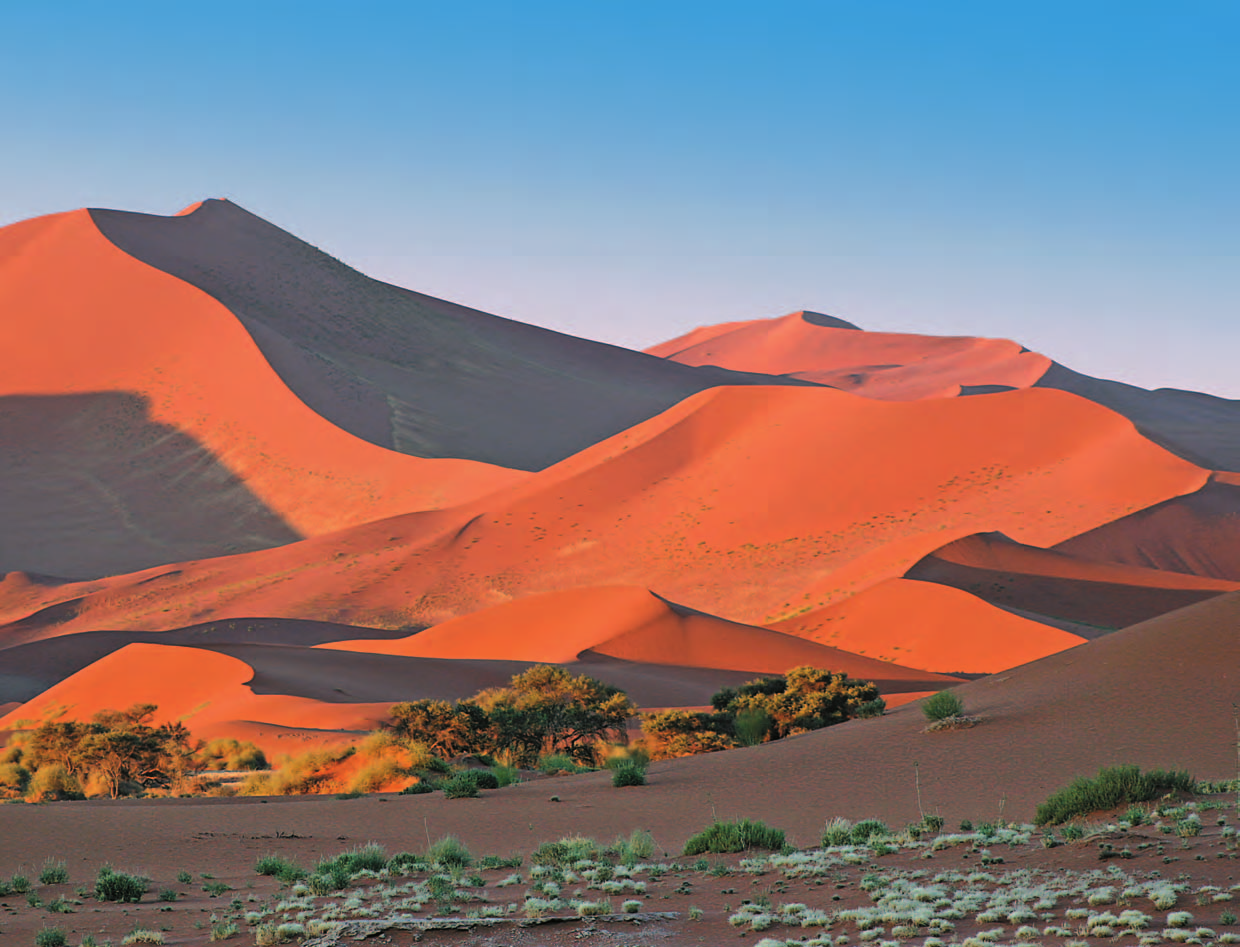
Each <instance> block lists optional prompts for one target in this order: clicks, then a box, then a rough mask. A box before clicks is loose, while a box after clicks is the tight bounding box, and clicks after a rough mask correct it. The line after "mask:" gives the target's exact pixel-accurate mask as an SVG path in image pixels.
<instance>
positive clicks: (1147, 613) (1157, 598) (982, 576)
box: [906, 514, 1240, 638]
mask: <svg viewBox="0 0 1240 947" xmlns="http://www.w3.org/2000/svg"><path fill="white" fill-rule="evenodd" d="M1136 515H1140V514H1136ZM1102 528H1103V529H1106V528H1107V527H1102ZM906 575H907V577H908V578H910V579H921V580H924V581H927V582H937V583H940V584H942V585H950V586H953V587H954V588H958V589H962V590H963V591H965V592H969V593H970V594H972V595H976V596H978V597H979V598H982V599H985V600H986V601H987V602H990V603H992V604H994V605H998V606H1000V607H1004V608H1015V609H1020V610H1021V611H1022V612H1033V613H1037V614H1041V615H1045V616H1047V617H1048V618H1052V619H1060V620H1064V621H1069V622H1076V623H1081V624H1082V625H1085V626H1095V628H1096V631H1095V632H1094V633H1092V634H1087V637H1091V638H1092V637H1097V635H1098V634H1102V633H1105V632H1106V631H1108V630H1114V629H1116V628H1123V627H1126V626H1127V625H1133V624H1136V623H1137V622H1139V621H1145V620H1146V619H1147V618H1153V617H1155V616H1157V615H1162V614H1165V613H1167V612H1172V611H1175V610H1176V609H1178V608H1184V607H1185V606H1187V605H1192V604H1193V603H1194V602H1200V601H1203V600H1204V599H1207V598H1212V597H1213V596H1215V595H1219V594H1221V593H1223V592H1226V591H1235V590H1238V589H1240V583H1236V582H1228V581H1224V580H1221V579H1211V578H1201V577H1198V576H1194V575H1184V574H1182V573H1175V572H1166V571H1162V570H1159V569H1148V568H1141V567H1138V566H1130V565H1120V564H1117V563H1113V562H1098V561H1094V560H1091V559H1082V558H1079V557H1077V556H1070V555H1068V554H1066V553H1064V552H1062V551H1055V550H1049V549H1040V548H1038V547H1036V546H1026V545H1024V544H1022V543H1017V542H1013V541H1012V540H1010V539H1008V538H1007V537H1005V536H1002V535H1000V534H997V533H991V534H987V535H978V536H967V537H965V538H964V539H958V540H956V542H954V543H949V544H948V545H946V546H944V547H943V548H942V549H939V550H937V551H935V552H934V553H932V554H931V555H929V556H927V557H926V558H925V559H923V560H921V562H919V563H917V564H916V565H915V566H913V568H912V569H910V570H909V571H908V572H907V573H906Z"/></svg>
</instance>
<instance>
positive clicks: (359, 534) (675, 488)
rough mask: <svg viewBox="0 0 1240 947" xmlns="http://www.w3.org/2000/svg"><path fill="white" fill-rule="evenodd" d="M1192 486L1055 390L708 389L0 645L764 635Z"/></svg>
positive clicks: (44, 592) (144, 588)
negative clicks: (421, 511)
mask: <svg viewBox="0 0 1240 947" xmlns="http://www.w3.org/2000/svg"><path fill="white" fill-rule="evenodd" d="M807 431H809V432H813V433H812V435H807V434H806V433H805V432H807ZM1207 476H1208V475H1207V473H1206V472H1205V471H1202V470H1200V469H1199V468H1197V467H1194V466H1193V465H1191V464H1189V463H1187V462H1185V461H1183V460H1180V459H1179V458H1176V457H1174V456H1173V455H1171V454H1169V453H1167V452H1166V451H1164V450H1162V449H1161V448H1158V447H1157V446H1155V445H1153V444H1151V443H1150V442H1149V441H1147V440H1145V439H1144V438H1142V437H1141V436H1140V435H1139V434H1137V432H1136V431H1135V430H1134V429H1133V428H1132V426H1131V425H1130V424H1129V423H1128V422H1127V421H1125V420H1124V419H1123V418H1121V417H1119V416H1118V415H1116V414H1114V413H1112V412H1110V411H1107V410H1105V409H1103V408H1099V407H1098V406H1096V405H1093V404H1091V403H1090V402H1087V401H1085V400H1083V399H1080V398H1077V397H1075V396H1072V395H1068V394H1064V393H1062V392H1056V391H1048V390H1041V389H1032V390H1026V391H1016V392H1008V393H1004V394H997V395H990V396H987V397H981V398H964V399H948V400H932V401H919V402H899V403H896V402H881V401H873V400H869V399H864V398H857V397H855V396H851V395H847V394H844V393H841V392H836V391H832V390H830V389H822V388H757V387H754V388H740V387H737V388H720V389H715V390H712V391H709V392H704V393H702V394H699V395H695V396H693V397H692V398H689V399H686V400H685V401H684V402H682V403H681V404H679V405H677V406H676V407H675V408H673V409H670V410H669V411H666V412H664V413H663V414H661V415H659V416H658V417H657V418H654V419H651V420H650V421H648V422H646V423H644V424H642V425H638V426H637V427H635V428H633V429H632V430H630V431H627V432H625V433H624V434H621V435H618V436H617V437H614V438H611V439H609V440H608V441H605V442H603V443H601V444H598V445H596V446H595V447H592V448H590V449H588V450H585V451H582V452H581V453H580V454H577V455H575V456H574V457H572V458H570V459H569V460H567V461H564V462H563V463H561V464H557V465H556V466H555V467H553V468H550V469H548V470H546V471H543V472H541V473H539V474H537V475H534V476H533V477H531V478H530V479H529V480H528V481H526V482H525V483H523V484H521V485H518V486H516V487H513V488H510V489H508V490H506V491H504V492H501V493H498V494H495V495H493V496H491V497H489V498H486V499H485V500H482V501H478V502H476V503H472V504H468V505H465V506H463V507H461V508H459V509H457V510H454V511H444V512H441V513H435V514H428V515H424V516H416V517H413V518H407V517H406V518H402V517H398V518H395V519H392V520H386V521H381V522H376V523H372V524H367V525H366V526H364V527H359V528H357V529H355V530H348V531H344V532H342V533H339V534H335V535H331V536H324V537H318V538H315V539H311V540H307V541H305V542H302V543H297V544H293V545H290V546H286V547H282V548H280V549H271V550H263V551H260V552H256V553H250V554H246V555H242V556H234V557H228V558H224V559H218V560H214V561H208V562H201V563H187V564H184V565H182V566H181V567H178V568H177V569H163V570H148V572H146V573H138V574H136V575H133V576H127V577H126V576H123V577H118V578H116V579H109V580H106V581H105V582H100V583H91V584H87V585H81V584H76V585H75V584H70V585H64V586H59V587H47V588H43V587H35V586H25V587H23V588H21V589H19V590H15V593H14V595H13V596H12V597H6V598H5V599H0V617H3V619H4V620H6V621H7V622H9V623H10V624H9V625H8V628H7V629H0V635H3V634H4V633H5V631H6V630H7V631H8V632H9V633H12V632H15V631H19V630H20V631H21V633H23V634H33V635H42V634H48V633H51V634H57V633H64V632H68V631H77V630H86V629H88V628H92V627H94V628H98V627H110V628H117V629H126V628H130V629H132V628H148V629H151V628H167V627H177V626H183V625H188V624H195V623H198V622H202V621H206V620H209V619H220V618H226V617H241V616H246V615H282V616H285V617H293V618H314V619H319V620H328V621H338V622H343V623H347V624H356V625H374V626H377V627H387V628H390V627H396V626H397V624H399V623H400V622H402V621H403V622H409V623H413V624H421V625H428V624H438V623H441V622H443V621H446V620H448V619H449V618H453V617H456V616H458V615H464V614H468V613H470V612H474V611H478V610H479V609H481V608H484V607H487V606H489V605H492V604H497V603H500V602H503V601H507V600H509V599H512V598H516V597H525V596H528V595H534V594H538V593H540V592H545V591H553V590H557V589H568V588H574V587H580V586H586V585H607V584H623V585H642V586H644V587H646V588H650V589H653V590H654V591H656V592H657V593H658V594H659V595H662V596H665V597H666V598H668V599H671V600H673V601H676V602H679V603H681V604H683V605H685V606H687V607H689V608H695V609H700V610H702V611H707V612H710V613H712V614H717V615H721V616H725V617H727V618H728V619H730V620H733V621H740V622H745V623H750V624H770V623H773V622H776V621H779V620H781V619H783V618H786V617H789V616H791V615H795V614H799V613H803V612H804V611H806V610H807V609H808V610H811V611H812V610H817V609H819V608H823V607H826V606H827V605H830V604H833V603H837V602H840V601H843V600H844V599H846V598H847V597H848V596H849V595H852V594H855V593H856V592H859V591H863V590H864V589H866V588H869V587H871V586H873V585H875V584H877V583H879V582H881V581H883V580H885V579H890V578H895V577H898V576H900V575H902V574H903V573H904V572H905V571H906V570H907V569H908V568H910V567H911V566H912V565H913V564H914V563H916V562H917V561H919V560H920V559H922V558H923V557H925V556H926V555H928V554H929V553H931V552H933V551H934V550H936V549H939V548H941V547H942V546H943V545H945V544H946V543H948V542H951V541H952V540H955V539H958V538H963V537H964V536H967V535H970V534H973V533H977V532H990V531H1000V532H1003V533H1005V534H1007V535H1010V536H1012V537H1013V538H1015V539H1017V540H1019V541H1021V542H1026V543H1029V544H1033V545H1051V544H1054V543H1057V542H1061V541H1063V540H1064V539H1067V538H1069V537H1071V536H1075V535H1078V534H1080V533H1083V532H1086V531H1088V530H1090V529H1093V528H1095V527H1097V526H1099V525H1101V524H1104V523H1108V522H1110V521H1112V520H1114V519H1116V518H1118V517H1121V516H1124V515H1126V514H1128V513H1130V512H1133V511H1135V510H1139V509H1143V508H1145V507H1148V506H1150V505H1152V504H1155V503H1158V502H1160V501H1162V500H1165V499H1167V498H1168V497H1171V496H1176V495H1180V494H1184V493H1188V492H1191V491H1193V490H1195V489H1197V488H1199V487H1200V486H1201V485H1202V484H1203V483H1204V482H1205V480H1206V478H1207ZM376 616H377V617H378V620H376ZM394 620H395V621H396V624H392V622H393V621H394Z"/></svg>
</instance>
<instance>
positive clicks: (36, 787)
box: [27, 763, 82, 800]
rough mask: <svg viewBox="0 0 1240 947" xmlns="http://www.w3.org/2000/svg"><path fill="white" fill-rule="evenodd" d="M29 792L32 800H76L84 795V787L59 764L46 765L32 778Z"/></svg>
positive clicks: (28, 788)
mask: <svg viewBox="0 0 1240 947" xmlns="http://www.w3.org/2000/svg"><path fill="white" fill-rule="evenodd" d="M27 792H28V793H29V796H30V798H31V799H36V800H38V799H74V798H78V797H80V796H81V795H82V785H81V783H79V782H78V781H77V779H75V778H74V777H73V776H70V775H69V771H68V770H66V769H65V768H64V767H63V766H61V765H60V764H59V763H46V764H44V765H43V766H40V767H39V768H38V770H36V771H35V774H34V776H32V777H31V778H30V785H29V786H28V787H27Z"/></svg>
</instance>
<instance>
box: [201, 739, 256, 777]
mask: <svg viewBox="0 0 1240 947" xmlns="http://www.w3.org/2000/svg"><path fill="white" fill-rule="evenodd" d="M195 755H196V756H197V758H198V760H199V761H200V762H201V763H202V765H203V766H204V767H205V768H206V769H227V770H259V769H267V768H268V764H267V755H266V754H265V753H263V751H262V750H260V749H259V748H258V747H257V746H255V745H254V744H253V743H251V742H249V741H248V740H245V741H241V740H234V739H232V738H230V737H220V738H218V739H215V740H210V741H208V742H207V743H206V744H205V745H204V746H203V748H202V749H201V750H199V751H198V752H197V754H195Z"/></svg>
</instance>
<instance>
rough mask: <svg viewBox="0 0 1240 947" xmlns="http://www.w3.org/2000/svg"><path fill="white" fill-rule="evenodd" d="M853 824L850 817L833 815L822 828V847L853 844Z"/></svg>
mask: <svg viewBox="0 0 1240 947" xmlns="http://www.w3.org/2000/svg"><path fill="white" fill-rule="evenodd" d="M852 827H853V824H852V822H850V821H849V820H848V819H845V818H842V817H840V816H833V817H832V818H830V819H828V820H827V824H826V825H824V826H823V828H822V847H823V848H831V847H832V846H838V845H851V844H852Z"/></svg>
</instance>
